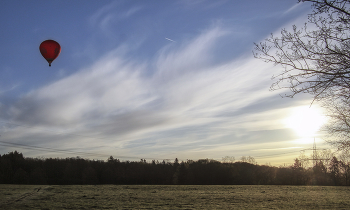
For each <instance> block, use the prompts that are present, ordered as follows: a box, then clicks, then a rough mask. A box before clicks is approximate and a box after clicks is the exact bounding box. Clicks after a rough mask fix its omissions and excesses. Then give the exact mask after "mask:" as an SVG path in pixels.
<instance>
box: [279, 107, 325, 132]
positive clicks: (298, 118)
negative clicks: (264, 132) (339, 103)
mask: <svg viewBox="0 0 350 210" xmlns="http://www.w3.org/2000/svg"><path fill="white" fill-rule="evenodd" d="M325 122H326V117H325V116H324V115H323V114H322V111H321V109H320V108H318V107H316V106H313V107H309V106H299V107H296V108H293V110H292V112H291V114H290V116H289V117H287V118H286V119H285V124H286V126H287V127H288V128H291V129H293V130H294V131H295V132H296V133H297V134H298V136H300V137H314V136H315V135H316V133H317V131H319V129H320V128H321V126H322V125H323V124H324V123H325Z"/></svg>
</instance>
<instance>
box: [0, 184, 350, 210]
mask: <svg viewBox="0 0 350 210" xmlns="http://www.w3.org/2000/svg"><path fill="white" fill-rule="evenodd" d="M0 186H1V188H0V209H350V199H349V198H350V187H328V186H271V185H267V186H261V185H260V186H259V185H258V186H257V185H254V186H250V185H239V186H237V185H214V186H212V185H190V186H188V185H187V186H185V185H171V186H170V185H165V186H164V185H96V186H93V185H82V186H80V185H63V186H58V185H52V186H51V185H0Z"/></svg>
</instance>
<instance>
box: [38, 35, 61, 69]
mask: <svg viewBox="0 0 350 210" xmlns="http://www.w3.org/2000/svg"><path fill="white" fill-rule="evenodd" d="M39 50H40V53H41V55H42V56H43V57H44V58H45V59H46V60H47V62H49V66H51V63H52V61H53V60H55V59H56V58H57V56H58V55H59V54H60V52H61V46H60V44H58V43H57V42H56V41H54V40H51V39H49V40H45V41H43V42H42V43H41V44H40V47H39Z"/></svg>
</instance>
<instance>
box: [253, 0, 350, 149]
mask: <svg viewBox="0 0 350 210" xmlns="http://www.w3.org/2000/svg"><path fill="white" fill-rule="evenodd" d="M298 1H299V3H300V2H311V3H312V7H313V9H314V10H313V12H312V14H310V15H309V16H308V23H305V25H304V26H303V27H302V28H298V27H297V26H295V25H294V26H293V30H292V31H288V30H286V29H283V30H282V31H281V36H278V37H276V36H274V35H273V34H272V35H271V36H270V37H269V38H268V39H266V41H265V42H261V43H259V44H257V43H255V51H254V52H253V53H254V57H256V58H259V59H261V60H263V61H265V62H271V63H274V64H275V65H281V66H282V67H283V68H284V70H283V71H282V72H281V73H280V74H278V75H275V76H273V79H274V80H275V82H274V83H273V84H272V86H271V90H276V89H282V88H287V89H290V91H291V93H289V94H286V96H287V97H293V96H295V95H296V94H299V93H309V94H311V95H313V97H314V100H318V101H321V103H322V104H323V106H324V107H325V108H327V109H328V111H329V113H330V114H329V117H330V118H331V121H332V123H331V124H329V125H328V126H327V127H326V130H327V131H328V132H329V133H330V134H331V135H332V136H333V137H336V138H337V139H336V140H335V145H336V146H338V149H345V148H348V149H349V148H350V140H349V132H350V126H349V122H350V111H349V101H350V36H349V35H350V33H349V32H350V0H298ZM314 100H313V101H314ZM333 143H334V142H333Z"/></svg>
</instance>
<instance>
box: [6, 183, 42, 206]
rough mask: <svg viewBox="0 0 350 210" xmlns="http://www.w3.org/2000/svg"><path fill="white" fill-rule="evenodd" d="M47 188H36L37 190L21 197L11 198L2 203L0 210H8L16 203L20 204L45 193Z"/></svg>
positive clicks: (34, 189)
mask: <svg viewBox="0 0 350 210" xmlns="http://www.w3.org/2000/svg"><path fill="white" fill-rule="evenodd" d="M46 188H48V187H46ZM46 188H44V189H42V188H41V187H35V188H33V190H31V191H29V192H25V193H22V194H20V195H17V196H13V197H10V198H8V199H7V200H5V201H3V202H1V203H0V209H8V208H10V207H11V205H12V204H14V203H16V204H17V203H18V202H22V201H24V200H25V199H26V198H28V197H33V196H36V195H38V194H39V193H43V191H44V190H45V189H46Z"/></svg>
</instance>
